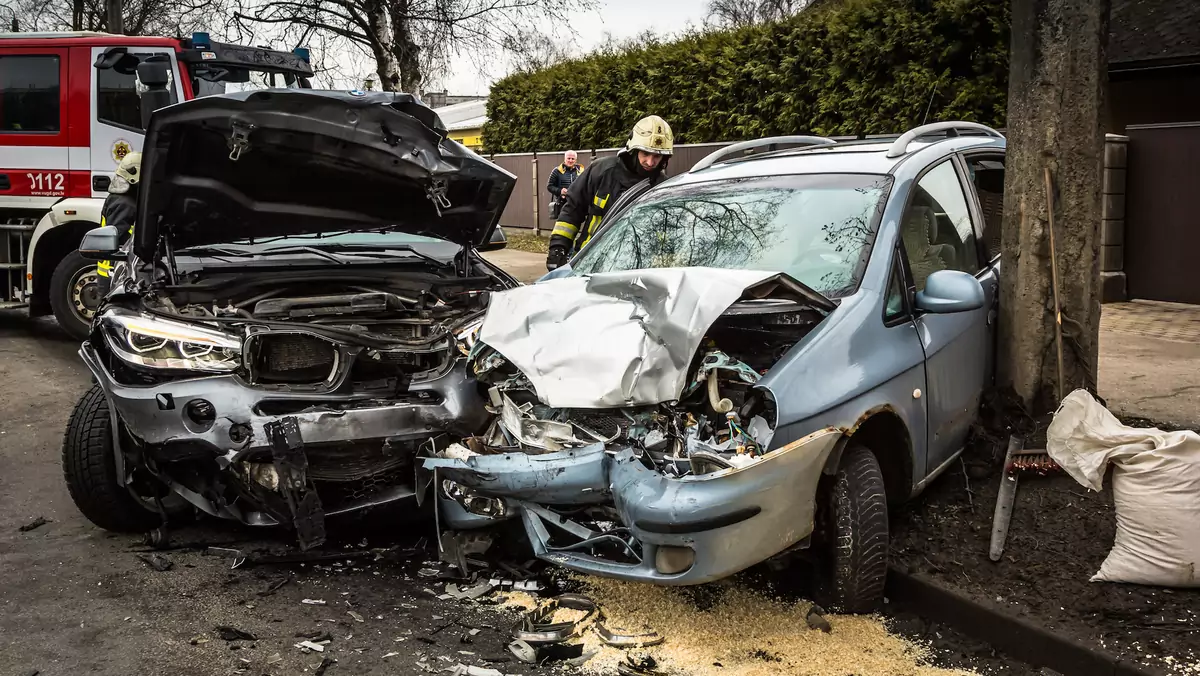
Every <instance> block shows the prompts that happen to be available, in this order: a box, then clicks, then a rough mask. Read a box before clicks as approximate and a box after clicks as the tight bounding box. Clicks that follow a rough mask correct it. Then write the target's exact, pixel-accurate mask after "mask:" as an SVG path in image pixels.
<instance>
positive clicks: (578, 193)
mask: <svg viewBox="0 0 1200 676" xmlns="http://www.w3.org/2000/svg"><path fill="white" fill-rule="evenodd" d="M673 148H674V136H672V134H671V127H670V125H668V124H667V122H666V120H664V119H662V118H661V117H659V116H657V115H651V116H649V117H644V118H642V119H641V120H638V123H637V124H635V125H634V126H633V131H632V132H630V134H629V140H628V141H626V143H625V147H624V148H623V149H621V152H619V153H617V154H616V156H615V157H602V158H600V159H598V160H596V162H595V163H594V164H592V166H591V167H590V168H589V169H588V170H587V171H585V172H583V175H582V176H580V177H579V180H577V181H575V182H574V183H572V184H571V188H570V190H568V191H567V199H566V203H565V204H563V207H562V212H561V213H560V214H559V217H558V222H556V223H555V224H554V232H553V233H552V234H551V235H550V254H549V255H548V256H546V269H548V270H554V269H556V268H558V267H560V266H562V265H563V264H565V263H566V262H567V259H568V258H570V257H571V254H573V253H575V252H576V251H578V250H579V249H581V248H582V247H583V245H585V244H587V243H588V240H589V239H591V238H592V235H594V234H596V232H597V230H598V229H599V228H600V222H601V221H603V220H604V212H605V209H607V208H608V205H610V204H613V203H615V202H616V201H617V200H618V199H619V198H620V197H621V193H623V192H625V191H626V190H628V189H629V188H630V187H632V186H633V185H634V184H636V183H639V182H641V181H642V180H644V179H650V182H651V184H653V183H657V182H658V181H660V180H662V177H663V176H664V175H665V174H666V169H667V162H668V160H669V158H670V156H671V154H672V152H673Z"/></svg>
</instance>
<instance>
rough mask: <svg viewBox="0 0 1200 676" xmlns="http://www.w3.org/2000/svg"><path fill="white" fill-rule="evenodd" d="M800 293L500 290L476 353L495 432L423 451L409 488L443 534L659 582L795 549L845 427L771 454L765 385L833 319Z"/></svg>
mask: <svg viewBox="0 0 1200 676" xmlns="http://www.w3.org/2000/svg"><path fill="white" fill-rule="evenodd" d="M537 287H543V288H541V289H538V288H537ZM798 291H800V290H798V289H797V288H796V287H795V286H793V285H792V284H791V283H790V282H789V281H788V280H787V279H786V278H779V277H770V276H768V275H763V274H761V273H744V272H740V271H739V272H736V273H735V272H731V271H720V270H706V269H675V270H654V271H637V272H634V273H620V274H616V275H611V274H609V275H596V276H594V277H592V278H589V279H587V280H555V281H552V282H545V283H541V284H538V285H535V287H526V288H522V289H517V290H514V291H510V292H505V293H502V294H498V295H497V297H496V298H495V299H494V305H493V308H492V310H491V311H490V312H489V314H488V319H487V320H485V323H484V326H483V329H482V331H481V333H480V341H479V342H478V343H477V344H476V345H475V347H474V348H473V350H472V352H471V355H470V357H469V364H470V369H471V371H472V373H473V375H474V376H475V377H477V378H478V379H479V381H480V382H481V383H482V384H483V387H486V388H487V413H488V416H489V418H490V423H489V424H488V426H487V430H486V432H485V433H484V434H482V435H478V436H473V437H467V438H464V439H463V440H461V443H456V444H453V445H450V446H449V447H447V448H445V449H441V450H437V451H435V452H433V453H431V454H430V455H431V457H425V458H423V459H422V461H421V466H422V470H423V471H422V475H421V476H422V478H421V479H419V480H418V484H419V489H418V490H419V491H421V490H423V489H425V488H426V487H429V488H430V489H432V492H433V495H435V496H436V499H437V503H438V514H439V518H440V526H441V527H442V528H443V529H446V530H470V529H474V528H480V527H486V526H492V525H495V524H496V523H497V522H498V521H503V520H519V521H520V523H521V524H522V526H523V529H524V532H525V534H526V536H527V537H528V539H529V541H530V543H531V545H532V547H533V551H534V553H535V554H536V555H537V556H538V557H539V558H541V559H543V560H545V561H549V562H551V563H555V564H558V565H562V566H565V567H568V568H572V569H575V570H579V571H582V572H587V573H592V574H597V575H603V576H608V577H616V578H621V579H629V580H637V581H646V582H654V583H657V584H673V585H687V584H699V583H703V582H708V581H712V580H716V579H720V578H723V577H726V576H728V575H731V574H733V573H736V572H738V571H740V570H743V569H745V568H747V567H749V566H752V565H754V564H757V563H760V562H762V561H764V560H766V559H768V558H770V557H772V556H774V555H776V554H779V553H780V552H783V551H785V550H787V549H789V548H791V547H794V546H796V545H797V544H798V543H802V542H803V541H804V540H805V538H807V537H808V536H809V535H810V533H811V532H812V528H813V512H814V501H813V496H814V494H815V492H816V488H817V482H818V480H819V478H820V475H821V472H822V469H823V467H824V465H825V461H826V459H827V458H828V457H829V455H830V453H831V452H832V451H833V450H834V447H835V446H836V444H837V443H838V442H839V441H840V440H841V439H842V434H841V432H840V431H838V430H834V429H826V430H820V431H817V432H814V433H813V434H810V435H808V436H806V437H804V438H802V439H799V440H797V441H794V442H792V443H788V444H784V445H775V446H773V445H772V439H773V436H774V430H775V424H776V416H775V404H774V401H773V399H772V396H771V393H770V392H769V391H767V390H765V389H762V388H759V387H758V386H757V384H758V381H759V380H760V378H761V377H762V375H763V374H765V373H766V372H767V371H768V370H769V369H770V368H771V366H772V365H773V364H774V363H775V362H776V361H778V360H779V359H780V357H782V355H783V354H784V353H785V352H787V351H788V350H789V349H790V348H791V347H792V345H794V344H795V343H796V342H797V341H799V340H800V339H801V338H802V337H803V336H804V335H805V334H806V333H807V332H808V331H810V330H811V329H812V327H814V326H815V325H816V324H817V323H818V322H820V321H821V320H822V319H823V318H824V316H825V313H824V310H823V308H822V307H820V304H819V303H814V302H811V301H810V299H807V298H805V297H804V294H803V293H798ZM547 301H553V302H556V303H560V304H561V308H562V309H554V308H555V306H554V305H551V304H548V303H547ZM509 304H518V305H521V306H523V307H525V308H541V309H540V310H531V311H528V312H524V313H516V314H517V315H518V316H521V317H523V320H522V321H523V323H524V327H521V326H519V325H518V324H519V323H517V322H513V323H509V322H506V321H505V318H506V317H509V316H512V313H511V312H508V310H511V309H512V308H509V307H506V306H508V305H509ZM518 364H521V367H519V366H518Z"/></svg>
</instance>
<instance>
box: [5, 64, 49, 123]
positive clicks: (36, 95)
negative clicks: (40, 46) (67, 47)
mask: <svg viewBox="0 0 1200 676" xmlns="http://www.w3.org/2000/svg"><path fill="white" fill-rule="evenodd" d="M58 92H59V82H58V57H57V56H0V132H4V133H13V132H56V131H58V130H59V105H58V104H59V98H58Z"/></svg>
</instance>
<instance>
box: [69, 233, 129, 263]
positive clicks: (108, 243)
mask: <svg viewBox="0 0 1200 676" xmlns="http://www.w3.org/2000/svg"><path fill="white" fill-rule="evenodd" d="M120 249H121V236H120V232H118V230H117V226H115V225H106V226H104V227H103V228H96V229H94V230H88V231H87V233H86V234H85V235H84V236H83V241H82V242H80V243H79V255H80V256H83V257H84V258H86V259H88V260H89V261H105V260H108V261H121V260H125V252H123V251H121V250H120Z"/></svg>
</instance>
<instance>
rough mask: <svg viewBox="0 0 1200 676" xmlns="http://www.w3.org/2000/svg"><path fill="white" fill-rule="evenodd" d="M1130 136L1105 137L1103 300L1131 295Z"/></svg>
mask: <svg viewBox="0 0 1200 676" xmlns="http://www.w3.org/2000/svg"><path fill="white" fill-rule="evenodd" d="M1128 149H1129V137H1128V136H1119V135H1117V134H1108V135H1106V136H1105V139H1104V183H1103V188H1102V189H1101V190H1102V193H1103V195H1104V201H1103V206H1102V207H1101V215H1100V218H1101V221H1100V302H1102V303H1115V302H1121V301H1124V300H1127V299H1128V297H1129V296H1128V294H1127V292H1126V287H1125V171H1126V158H1127V157H1128Z"/></svg>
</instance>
